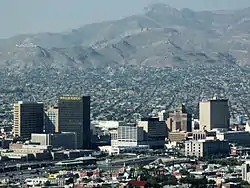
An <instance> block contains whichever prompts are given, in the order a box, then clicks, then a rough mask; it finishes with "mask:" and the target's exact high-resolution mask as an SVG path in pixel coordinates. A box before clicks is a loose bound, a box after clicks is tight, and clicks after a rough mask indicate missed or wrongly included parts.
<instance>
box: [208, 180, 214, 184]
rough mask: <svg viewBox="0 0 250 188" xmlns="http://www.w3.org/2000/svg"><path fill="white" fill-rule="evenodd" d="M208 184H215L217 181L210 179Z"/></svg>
mask: <svg viewBox="0 0 250 188" xmlns="http://www.w3.org/2000/svg"><path fill="white" fill-rule="evenodd" d="M208 184H209V185H215V184H216V181H214V180H208Z"/></svg>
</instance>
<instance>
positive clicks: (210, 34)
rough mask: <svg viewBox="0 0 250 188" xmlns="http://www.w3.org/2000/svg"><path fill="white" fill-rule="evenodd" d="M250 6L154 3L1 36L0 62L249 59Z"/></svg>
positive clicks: (244, 62)
mask: <svg viewBox="0 0 250 188" xmlns="http://www.w3.org/2000/svg"><path fill="white" fill-rule="evenodd" d="M249 49H250V11H249V8H247V9H243V10H235V11H202V12H194V11H192V10H190V9H182V10H178V9H175V8H172V7H169V6H167V5H165V4H153V5H151V6H148V7H146V8H145V13H144V14H140V15H134V16H130V17H127V18H124V19H121V20H117V21H109V22H102V23H95V24H90V25H86V26H84V27H81V28H79V29H74V30H72V31H71V32H68V33H58V34H57V33H39V34H31V35H28V34H27V35H19V36H15V37H12V38H9V39H4V40H0V67H1V69H5V68H9V69H13V70H16V69H17V70H22V69H25V68H37V67H53V68H58V69H72V68H76V69H81V70H82V69H83V70H84V69H87V68H102V67H107V66H113V65H139V66H153V67H172V66H188V65H190V64H192V65H193V64H197V63H198V64H200V63H233V64H237V65H239V66H243V67H245V66H248V65H250V63H249V61H248V59H249V58H250V57H249V54H250V53H249Z"/></svg>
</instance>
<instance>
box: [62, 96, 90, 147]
mask: <svg viewBox="0 0 250 188" xmlns="http://www.w3.org/2000/svg"><path fill="white" fill-rule="evenodd" d="M58 108H59V132H75V133H76V134H77V148H79V149H88V148H90V138H91V135H90V97H89V96H84V97H78V96H62V97H60V98H59V103H58Z"/></svg>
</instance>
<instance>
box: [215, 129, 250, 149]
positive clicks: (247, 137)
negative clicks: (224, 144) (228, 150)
mask: <svg viewBox="0 0 250 188" xmlns="http://www.w3.org/2000/svg"><path fill="white" fill-rule="evenodd" d="M216 137H217V139H219V140H228V142H230V143H233V144H237V145H242V146H250V132H247V131H227V132H217V134H216Z"/></svg>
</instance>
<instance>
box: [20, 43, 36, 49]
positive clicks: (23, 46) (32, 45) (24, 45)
mask: <svg viewBox="0 0 250 188" xmlns="http://www.w3.org/2000/svg"><path fill="white" fill-rule="evenodd" d="M16 47H18V48H36V47H37V45H36V44H33V43H26V44H16Z"/></svg>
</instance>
